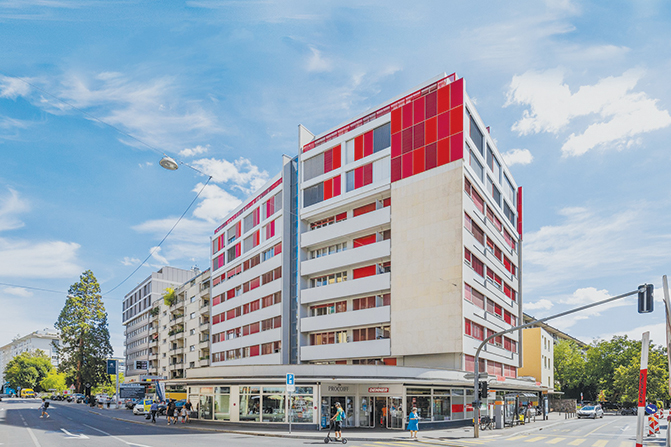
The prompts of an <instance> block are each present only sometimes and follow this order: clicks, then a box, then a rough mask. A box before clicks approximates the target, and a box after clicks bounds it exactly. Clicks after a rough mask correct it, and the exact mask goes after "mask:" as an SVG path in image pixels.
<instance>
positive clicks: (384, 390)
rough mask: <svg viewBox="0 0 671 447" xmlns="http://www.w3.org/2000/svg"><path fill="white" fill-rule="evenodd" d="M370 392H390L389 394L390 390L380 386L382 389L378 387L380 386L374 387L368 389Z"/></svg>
mask: <svg viewBox="0 0 671 447" xmlns="http://www.w3.org/2000/svg"><path fill="white" fill-rule="evenodd" d="M368 392H369V393H388V392H389V388H387V387H381V386H380V387H378V386H372V387H370V388H368Z"/></svg>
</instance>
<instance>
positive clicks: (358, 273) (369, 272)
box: [352, 265, 377, 279]
mask: <svg viewBox="0 0 671 447" xmlns="http://www.w3.org/2000/svg"><path fill="white" fill-rule="evenodd" d="M376 273H377V266H375V265H369V266H368V267H361V268H358V269H354V270H353V271H352V274H353V276H354V279H359V278H365V277H367V276H374V275H375V274H376Z"/></svg>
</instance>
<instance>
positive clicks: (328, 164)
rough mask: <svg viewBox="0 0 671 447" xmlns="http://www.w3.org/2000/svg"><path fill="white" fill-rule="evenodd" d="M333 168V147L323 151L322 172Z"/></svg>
mask: <svg viewBox="0 0 671 447" xmlns="http://www.w3.org/2000/svg"><path fill="white" fill-rule="evenodd" d="M332 170H333V149H329V150H327V151H325V152H324V172H325V173H326V172H330V171H332Z"/></svg>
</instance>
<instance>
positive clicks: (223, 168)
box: [192, 157, 268, 194]
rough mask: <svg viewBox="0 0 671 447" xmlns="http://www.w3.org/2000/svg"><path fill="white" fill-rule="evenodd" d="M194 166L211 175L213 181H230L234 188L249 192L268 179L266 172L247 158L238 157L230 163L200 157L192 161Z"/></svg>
mask: <svg viewBox="0 0 671 447" xmlns="http://www.w3.org/2000/svg"><path fill="white" fill-rule="evenodd" d="M192 164H193V165H194V166H195V167H197V168H198V169H200V170H201V171H203V172H204V173H206V174H207V175H210V176H212V181H214V182H215V183H231V184H232V185H233V187H234V188H236V189H239V190H240V191H242V192H244V193H246V194H249V193H251V192H253V191H256V190H257V189H259V188H260V187H261V186H263V184H264V183H266V182H267V181H268V173H267V172H266V171H260V170H259V168H258V166H255V165H253V164H252V163H251V162H250V161H249V160H248V159H246V158H243V157H240V158H238V159H237V160H235V161H234V162H233V163H231V162H230V161H228V160H223V159H222V160H218V159H216V158H202V159H200V160H195V161H194V162H193V163H192Z"/></svg>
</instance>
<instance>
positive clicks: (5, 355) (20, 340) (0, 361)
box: [0, 328, 60, 384]
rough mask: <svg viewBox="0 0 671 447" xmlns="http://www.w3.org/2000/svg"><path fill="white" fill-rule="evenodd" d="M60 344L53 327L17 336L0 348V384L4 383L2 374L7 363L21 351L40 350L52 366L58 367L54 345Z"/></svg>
mask: <svg viewBox="0 0 671 447" xmlns="http://www.w3.org/2000/svg"><path fill="white" fill-rule="evenodd" d="M54 344H55V345H56V346H58V345H59V344H60V337H59V335H58V332H56V330H54V329H49V328H46V329H42V330H39V331H35V332H31V333H30V334H28V335H24V336H23V337H19V336H17V337H16V338H15V339H14V340H12V342H11V343H8V344H6V345H5V346H3V347H1V348H0V377H1V379H0V384H3V383H5V380H4V374H5V367H6V366H7V363H9V362H10V360H12V359H13V358H14V357H16V356H17V355H19V354H21V353H23V352H35V351H37V350H40V351H42V352H44V353H45V354H46V355H47V356H48V357H49V358H50V359H51V364H52V365H53V367H54V368H57V367H58V352H57V351H56V348H55V346H54Z"/></svg>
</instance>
